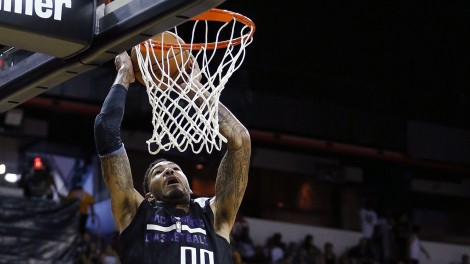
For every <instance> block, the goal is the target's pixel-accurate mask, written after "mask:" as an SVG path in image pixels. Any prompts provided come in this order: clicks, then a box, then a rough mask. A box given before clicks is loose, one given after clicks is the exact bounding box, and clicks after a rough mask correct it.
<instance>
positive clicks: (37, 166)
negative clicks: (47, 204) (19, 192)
mask: <svg viewBox="0 0 470 264" xmlns="http://www.w3.org/2000/svg"><path fill="white" fill-rule="evenodd" d="M19 186H20V187H21V188H22V189H23V192H24V196H26V197H29V198H30V197H37V198H47V199H53V198H54V192H53V191H55V190H57V188H56V184H55V181H54V177H53V176H52V174H51V170H50V167H49V165H48V164H47V161H46V160H45V159H43V158H42V157H33V158H31V159H30V160H29V162H28V167H27V168H26V170H25V171H24V172H23V173H22V175H21V180H20V182H19Z"/></svg>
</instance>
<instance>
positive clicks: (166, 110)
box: [134, 8, 255, 154]
mask: <svg viewBox="0 0 470 264" xmlns="http://www.w3.org/2000/svg"><path fill="white" fill-rule="evenodd" d="M201 24H202V25H201ZM182 27H188V29H190V30H188V31H186V30H185V31H183V30H180V31H181V32H191V34H190V35H189V33H188V38H184V37H182V36H181V35H180V34H178V28H182ZM214 29H215V30H214ZM167 32H169V33H170V34H174V35H176V36H178V37H180V38H181V39H183V40H184V41H176V42H171V43H168V42H165V37H161V38H160V39H161V41H154V40H152V39H149V40H147V41H144V42H142V43H140V44H138V45H136V46H135V47H134V49H135V50H136V57H137V61H138V64H139V69H140V72H141V74H142V79H143V81H144V84H145V86H146V87H147V94H148V96H149V103H150V105H151V106H152V125H153V134H152V138H151V139H149V140H147V144H148V151H149V153H150V154H157V153H158V152H159V151H160V150H165V151H168V150H170V149H172V148H176V149H177V150H178V151H180V152H184V151H186V150H187V148H188V147H189V146H190V148H191V150H192V152H194V153H199V152H201V151H202V150H203V149H205V150H206V151H207V153H211V152H212V151H213V149H214V148H215V149H217V150H220V149H221V147H222V143H224V142H227V139H226V138H225V137H224V136H223V135H221V134H220V132H219V124H218V104H219V97H220V94H221V93H222V90H223V89H224V87H225V84H226V83H227V81H228V80H229V78H230V77H231V76H232V74H233V73H234V72H235V71H236V70H237V69H238V68H239V67H240V65H241V64H242V62H243V60H244V59H245V52H246V47H247V46H248V45H249V44H251V42H252V41H253V34H254V32H255V25H254V23H253V22H252V21H251V20H250V19H249V18H247V17H245V16H243V15H241V14H238V13H234V12H231V11H227V10H222V9H216V8H214V9H211V10H209V11H207V12H205V13H203V14H201V15H198V16H196V17H194V18H192V19H191V20H189V21H187V22H186V23H183V24H182V25H180V26H177V27H174V28H173V29H171V30H170V31H167ZM162 50H165V52H162ZM187 53H189V54H190V55H189V56H184V54H187ZM156 54H158V55H156ZM157 56H160V58H157ZM177 56H180V57H177ZM174 58H178V59H177V60H175V59H174ZM170 59H173V62H172V63H174V62H175V61H177V62H178V64H177V65H176V67H177V71H176V72H177V73H176V74H177V75H176V76H175V69H174V66H173V65H170V63H169V61H170ZM194 62H196V63H194ZM152 64H153V65H152ZM171 66H173V76H172V74H170V72H171V69H170V68H171Z"/></svg>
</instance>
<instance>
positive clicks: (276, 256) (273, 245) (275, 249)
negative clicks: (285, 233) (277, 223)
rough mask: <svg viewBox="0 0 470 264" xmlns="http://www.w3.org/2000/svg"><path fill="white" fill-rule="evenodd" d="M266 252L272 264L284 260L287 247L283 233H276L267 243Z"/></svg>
mask: <svg viewBox="0 0 470 264" xmlns="http://www.w3.org/2000/svg"><path fill="white" fill-rule="evenodd" d="M266 251H267V255H268V258H269V260H270V263H271V264H274V263H277V262H278V261H281V260H282V259H283V258H284V253H285V245H284V242H283V241H282V234H281V233H274V234H273V236H272V237H270V238H269V239H268V241H267V243H266Z"/></svg>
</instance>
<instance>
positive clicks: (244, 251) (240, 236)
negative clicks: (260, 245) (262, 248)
mask: <svg viewBox="0 0 470 264" xmlns="http://www.w3.org/2000/svg"><path fill="white" fill-rule="evenodd" d="M237 231H238V232H237V234H236V235H235V234H234V235H232V237H233V240H234V245H233V248H234V249H235V250H236V251H237V252H239V253H240V256H241V258H242V259H243V261H244V262H250V261H251V259H252V258H253V257H254V256H255V254H256V252H255V245H254V244H253V240H252V239H251V237H250V228H249V226H248V223H245V224H243V225H242V226H239V230H237Z"/></svg>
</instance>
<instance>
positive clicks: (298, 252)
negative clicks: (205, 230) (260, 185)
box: [231, 205, 469, 264]
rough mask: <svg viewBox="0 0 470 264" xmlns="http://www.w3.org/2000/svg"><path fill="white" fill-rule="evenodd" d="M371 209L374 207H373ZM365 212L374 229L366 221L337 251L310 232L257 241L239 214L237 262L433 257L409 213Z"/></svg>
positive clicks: (377, 263) (403, 261)
mask: <svg viewBox="0 0 470 264" xmlns="http://www.w3.org/2000/svg"><path fill="white" fill-rule="evenodd" d="M366 207H368V205H367V206H366ZM367 210H369V211H374V210H373V208H371V207H368V208H367ZM374 213H375V212H374ZM365 215H367V214H365V213H364V212H362V210H361V212H360V217H361V219H362V220H364V221H366V222H369V224H372V227H373V228H372V231H370V230H369V225H367V224H363V225H362V227H363V228H362V230H361V231H362V236H361V238H360V239H359V241H358V243H357V244H355V245H351V246H350V247H349V248H347V249H346V250H345V251H344V252H336V251H335V246H334V244H333V243H332V242H325V243H324V244H323V245H321V246H317V245H316V244H315V240H314V235H313V234H306V235H305V237H304V238H303V240H300V241H284V240H283V238H282V234H281V233H279V232H275V233H273V234H272V236H270V237H268V238H267V240H266V241H265V243H264V244H263V245H259V244H255V243H253V240H252V239H251V237H250V229H249V225H248V223H247V222H246V221H244V220H243V217H239V218H238V219H237V221H236V224H235V227H234V229H233V232H232V238H231V239H232V241H231V242H232V247H233V258H234V263H235V264H419V263H420V259H421V258H422V257H421V255H424V256H425V257H426V258H427V259H429V260H430V259H431V255H430V253H429V252H428V251H427V250H426V249H425V248H424V247H423V246H422V245H421V244H420V243H419V226H418V225H412V223H411V222H410V220H409V217H408V215H407V214H401V215H399V216H398V217H396V218H397V219H395V217H392V215H382V214H379V215H378V216H372V217H363V216H365ZM421 263H422V260H421ZM449 263H450V262H449ZM443 264H447V263H443ZM456 264H469V262H468V255H467V254H463V255H462V256H461V262H459V263H456Z"/></svg>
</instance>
